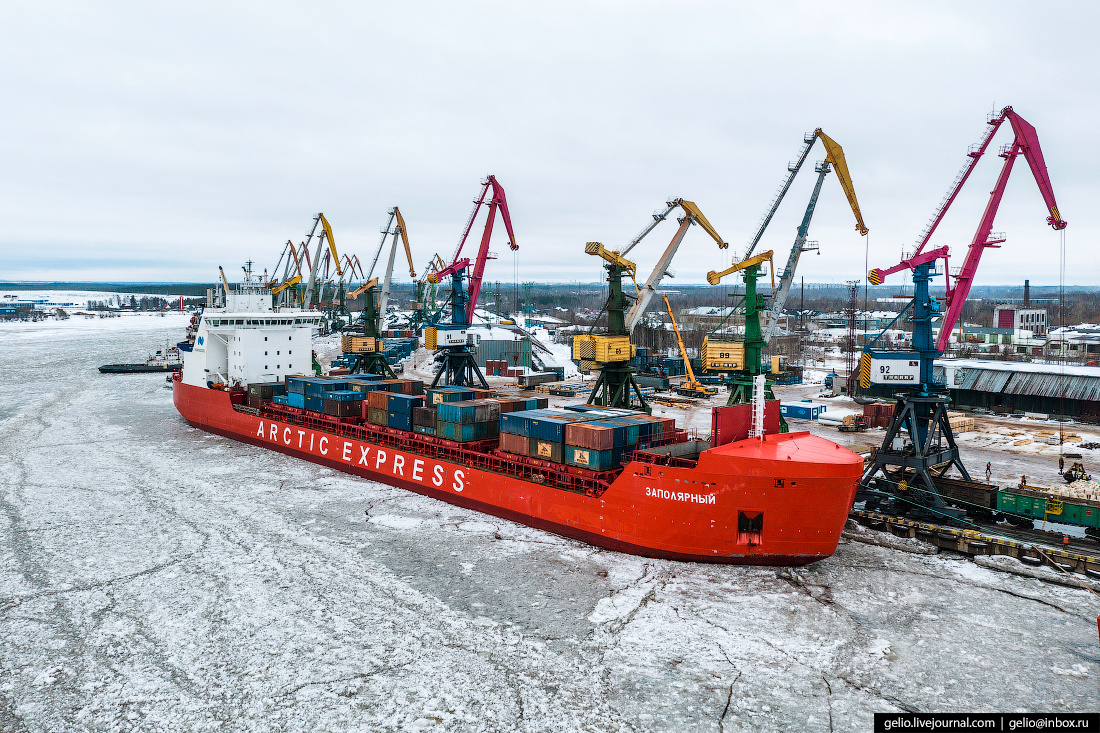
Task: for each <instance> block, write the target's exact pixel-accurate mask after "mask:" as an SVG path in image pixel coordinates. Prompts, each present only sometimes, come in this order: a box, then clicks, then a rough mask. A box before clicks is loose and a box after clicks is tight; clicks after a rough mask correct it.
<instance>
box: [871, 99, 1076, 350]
mask: <svg viewBox="0 0 1100 733" xmlns="http://www.w3.org/2000/svg"><path fill="white" fill-rule="evenodd" d="M1006 120H1007V121H1008V123H1009V125H1010V126H1011V128H1012V131H1013V141H1012V142H1011V143H1010V144H1008V145H1006V146H1004V147H1003V148H1002V149H1001V152H1000V156H1001V157H1002V158H1004V164H1003V165H1002V167H1001V173H1000V175H999V176H998V177H997V183H996V185H995V186H994V187H993V190H992V191H990V193H989V201H988V203H987V204H986V207H985V211H984V213H983V214H982V218H981V221H980V222H979V223H978V228H977V230H976V231H975V232H974V237H973V239H972V240H971V242H970V246H969V247H968V249H967V252H966V256H965V258H964V259H963V264H962V267H961V268H960V269H959V273H958V274H957V275H954V276H952V275H951V272H950V268H949V267H947V266H946V265H947V263H948V255H949V250H948V248H947V247H940V248H938V249H935V250H931V251H929V252H922V250H923V249H924V246H925V245H926V244H928V241H929V239H930V237H931V236H932V232H934V231H935V230H936V227H937V226H938V225H939V223H940V221H941V220H942V219H943V217H944V215H945V214H946V213H947V210H948V209H949V208H950V207H951V203H952V202H953V201H954V200H955V198H956V196H957V195H958V193H959V190H960V189H961V188H962V185H963V183H965V182H966V180H967V178H969V176H970V173H971V172H972V171H973V170H974V167H975V165H976V164H977V162H978V159H979V158H981V156H982V155H983V154H984V153H985V150H986V148H988V147H989V143H990V142H991V141H992V139H993V135H994V134H995V133H996V132H997V130H998V129H999V128H1000V126H1001V125H1002V124H1003V123H1004V122H1005V121H1006ZM986 122H987V124H988V125H989V127H990V129H989V130H988V131H987V132H986V135H985V136H984V137H983V138H982V141H981V142H980V143H979V144H977V145H976V146H971V148H970V151H969V152H968V153H967V155H968V156H969V157H970V162H969V163H968V164H967V165H966V166H964V168H963V170H962V171H961V172H960V173H959V175H957V176H956V177H955V181H954V182H953V183H952V186H951V189H950V191H949V192H948V194H947V196H945V197H944V199H943V201H941V202H940V204H939V206H937V208H936V213H935V215H934V216H933V217H932V219H931V220H929V224H928V226H927V227H925V230H924V232H922V234H921V237H920V239H919V240H918V247H917V250H916V252H915V253H914V255H913V257H911V258H909V259H908V260H905V261H903V262H901V263H899V264H898V265H895V266H894V267H891V268H888V269H885V270H883V269H877V268H876V269H874V270H872V271H871V272H870V273H868V276H867V277H868V281H869V282H871V283H872V284H878V283H881V282H882V281H883V279H884V278H885V277H886V276H887V275H889V274H891V273H894V272H897V271H899V270H901V269H910V270H914V271H915V268H916V267H917V266H918V265H920V264H927V263H929V262H932V261H934V260H936V259H938V258H940V257H942V258H943V260H944V264H945V267H944V277H945V279H946V289H945V291H946V302H947V308H946V310H945V312H944V315H943V319H942V321H941V322H940V331H939V336H938V338H937V339H936V345H935V348H936V349H937V350H938V351H939V352H941V353H942V352H943V351H944V350H945V349H946V348H947V343H948V341H949V340H950V338H951V331H952V330H953V329H954V327H955V324H956V323H957V322H958V320H959V316H960V315H961V314H962V308H963V305H964V304H965V302H966V298H967V296H968V295H969V294H970V287H971V285H972V284H973V280H974V275H975V273H976V272H977V269H978V263H979V262H980V261H981V257H982V253H983V252H984V251H985V249H986V248H988V247H996V246H998V245H999V244H1000V243H1001V242H1003V241H1004V238H1003V237H1000V236H992V229H993V221H994V219H995V218H996V216H997V210H998V208H999V207H1000V205H1001V199H1002V197H1003V196H1004V192H1005V187H1006V186H1007V184H1008V178H1009V176H1010V175H1011V173H1012V167H1013V164H1014V163H1015V160H1016V157H1017V156H1018V155H1021V154H1022V155H1023V156H1024V158H1025V159H1026V160H1027V162H1028V166H1029V167H1030V168H1031V173H1032V176H1033V177H1034V178H1035V183H1036V185H1038V187H1039V192H1040V194H1041V195H1042V196H1043V202H1044V203H1045V205H1046V209H1047V211H1048V213H1049V216H1047V223H1048V224H1049V225H1050V226H1051V227H1052V228H1054V229H1055V230H1061V229H1065V227H1066V222H1065V221H1064V220H1063V219H1062V217H1061V215H1060V214H1059V213H1058V203H1057V201H1056V200H1055V198H1054V189H1053V187H1052V186H1051V183H1050V176H1049V174H1048V172H1047V167H1046V161H1045V159H1044V158H1043V151H1042V148H1041V147H1040V145H1039V137H1038V135H1037V134H1036V132H1035V128H1034V127H1033V126H1032V125H1031V124H1030V123H1028V122H1027V120H1025V119H1024V118H1022V117H1020V116H1019V115H1018V114H1016V112H1014V111H1013V110H1012V107H1005V108H1004V109H1002V110H1001V112H1000V114H998V115H995V116H991V117H990V118H989V119H988V120H987V121H986Z"/></svg>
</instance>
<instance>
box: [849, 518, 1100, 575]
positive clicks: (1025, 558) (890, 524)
mask: <svg viewBox="0 0 1100 733" xmlns="http://www.w3.org/2000/svg"><path fill="white" fill-rule="evenodd" d="M848 516H849V518H851V519H853V520H855V521H856V522H859V523H860V524H861V525H863V526H865V527H868V528H870V529H876V530H879V531H883V532H889V533H890V534H891V535H893V536H895V537H910V538H915V539H919V540H921V541H923V542H927V543H929V544H932V545H935V546H936V547H939V548H940V549H943V550H949V551H952V552H959V553H962V554H965V555H1007V556H1009V557H1014V558H1016V559H1017V560H1019V561H1020V562H1022V563H1024V564H1025V565H1031V566H1040V565H1047V566H1049V567H1059V568H1061V569H1063V570H1068V571H1070V572H1074V573H1080V574H1081V575H1084V576H1086V577H1088V578H1092V579H1100V545H1098V544H1097V543H1096V542H1095V541H1092V540H1089V539H1081V538H1070V540H1071V541H1070V544H1069V546H1068V547H1063V543H1062V541H1061V539H1062V534H1061V533H1057V534H1055V533H1052V532H1045V531H1042V530H1037V529H1030V530H1028V529H1019V528H1006V527H1004V526H1002V525H999V524H997V525H993V524H991V523H989V524H987V525H982V524H979V523H975V524H979V526H981V527H982V529H987V530H989V531H988V532H983V531H979V530H976V529H964V528H960V527H958V526H951V525H948V524H936V523H933V522H924V521H917V520H913V519H908V518H906V517H901V516H891V515H888V514H882V513H880V512H874V511H867V510H863V509H853V510H852V511H851V512H849V514H848ZM1052 536H1054V537H1056V540H1055V541H1053V542H1052V541H1051V538H1052ZM1036 545H1038V546H1039V547H1040V549H1041V550H1042V553H1040V552H1037V551H1036V549H1035V547H1034V546H1036Z"/></svg>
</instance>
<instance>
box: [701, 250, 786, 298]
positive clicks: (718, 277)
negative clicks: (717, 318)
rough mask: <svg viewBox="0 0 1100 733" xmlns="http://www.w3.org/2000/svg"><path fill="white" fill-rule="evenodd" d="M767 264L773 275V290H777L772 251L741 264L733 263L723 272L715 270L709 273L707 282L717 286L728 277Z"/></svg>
mask: <svg viewBox="0 0 1100 733" xmlns="http://www.w3.org/2000/svg"><path fill="white" fill-rule="evenodd" d="M765 262H767V263H768V264H769V265H770V267H768V272H769V273H770V274H771V277H772V290H775V265H774V264H773V263H772V251H771V250H770V249H769V250H768V251H767V252H761V253H760V254H758V255H755V256H753V257H749V258H747V259H744V260H741V261H740V262H735V263H733V265H731V266H730V267H727V268H726V269H725V270H722V271H721V272H715V271H714V270H711V271H710V272H708V273H707V282H708V283H710V284H711V285H717V284H718V283H719V282H721V281H722V278H724V277H725V276H726V275H732V274H733V273H735V272H741V270H745V269H748V268H750V267H752V266H753V265H760V264H763V263H765Z"/></svg>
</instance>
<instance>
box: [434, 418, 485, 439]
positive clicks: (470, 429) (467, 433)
mask: <svg viewBox="0 0 1100 733" xmlns="http://www.w3.org/2000/svg"><path fill="white" fill-rule="evenodd" d="M477 427H478V425H477V423H473V424H470V425H459V424H457V423H453V422H443V421H442V420H440V421H438V422H437V423H436V424H435V434H436V435H438V436H439V437H440V438H445V439H446V440H454V441H457V442H459V443H469V442H470V441H474V440H478V437H477V432H476V428H477ZM481 427H482V430H484V429H485V423H482V424H481Z"/></svg>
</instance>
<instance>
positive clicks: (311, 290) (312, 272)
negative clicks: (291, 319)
mask: <svg viewBox="0 0 1100 733" xmlns="http://www.w3.org/2000/svg"><path fill="white" fill-rule="evenodd" d="M322 216H323V215H322V214H318V215H317V216H315V217H313V228H312V229H311V230H310V231H309V236H308V237H306V241H305V242H303V243H302V250H303V252H304V254H305V257H306V261H307V263H309V251H308V247H309V243H310V242H312V241H313V235H314V234H316V232H317V225H318V224H320V223H321V217H322ZM323 246H324V243H323V242H322V241H321V239H318V240H317V253H316V254H315V255H314V256H313V262H312V263H310V266H309V282H308V283H307V284H306V292H305V296H304V297H303V298H302V308H304V309H305V310H309V309H310V308H311V307H312V306H313V296H314V295H315V294H316V292H317V268H319V267H320V266H321V248H322V247H323Z"/></svg>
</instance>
